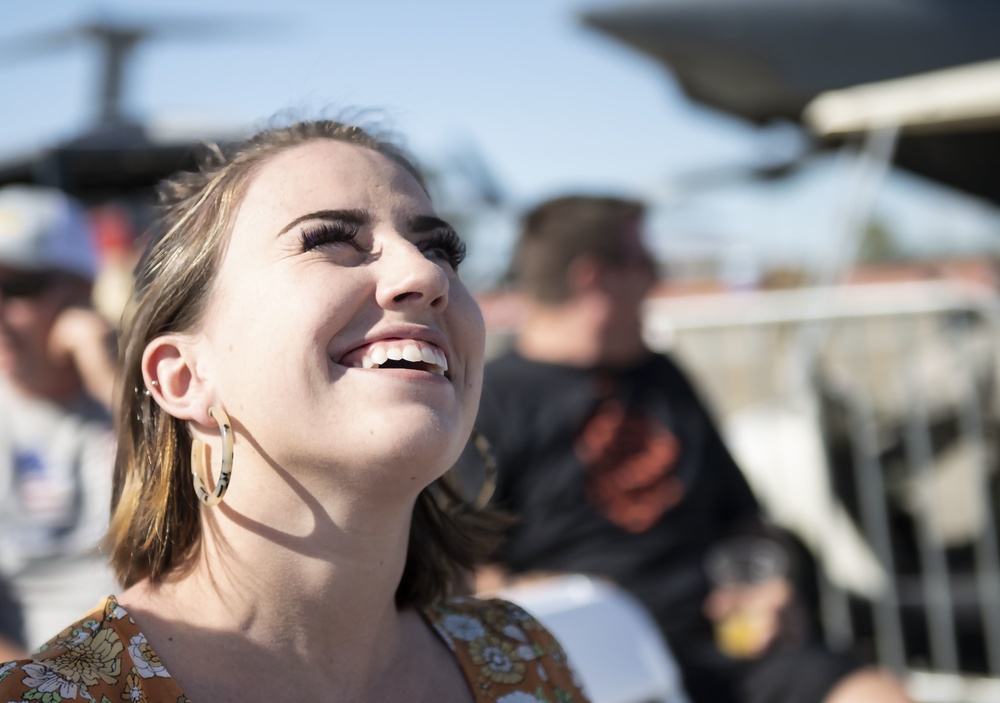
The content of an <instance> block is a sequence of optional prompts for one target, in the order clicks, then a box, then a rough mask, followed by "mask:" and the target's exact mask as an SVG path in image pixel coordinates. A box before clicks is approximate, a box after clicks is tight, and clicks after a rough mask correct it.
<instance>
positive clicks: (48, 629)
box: [0, 186, 116, 660]
mask: <svg viewBox="0 0 1000 703" xmlns="http://www.w3.org/2000/svg"><path fill="white" fill-rule="evenodd" d="M96 270H97V261H96V254H95V251H94V248H93V243H92V238H91V232H90V228H89V225H88V222H87V220H86V217H85V214H84V212H83V210H82V208H81V207H80V206H79V205H78V204H77V203H75V202H73V201H72V200H71V199H70V198H68V197H67V196H65V195H64V194H63V193H61V192H59V191H57V190H53V189H48V188H40V187H33V186H7V187H5V188H2V189H0V660H6V659H10V658H13V656H14V655H16V654H19V653H22V652H23V651H25V650H26V649H27V648H29V647H34V646H36V645H38V644H40V643H41V642H44V641H45V640H46V639H47V638H49V637H51V636H52V635H54V634H56V632H57V631H58V628H60V627H61V626H62V625H61V624H62V623H65V622H68V621H70V620H72V619H73V618H75V617H78V616H79V615H80V613H82V612H85V611H86V609H87V608H90V607H92V606H93V604H94V603H95V602H97V600H98V599H99V598H100V597H101V596H102V595H107V593H109V592H112V590H113V589H116V584H115V582H114V579H113V577H112V575H111V572H110V570H109V569H108V568H107V566H106V565H105V564H104V559H103V558H102V557H101V556H100V555H99V554H98V553H97V544H98V542H99V541H100V539H101V537H102V536H103V534H104V530H105V529H106V527H107V520H108V508H109V502H110V495H111V472H112V464H113V436H112V433H111V426H110V417H109V411H110V407H111V398H112V392H113V386H114V373H115V368H114V358H115V357H114V353H115V352H114V345H115V342H114V332H113V329H112V328H111V326H110V325H109V324H108V323H107V322H106V321H105V319H104V318H102V317H101V316H100V315H99V314H97V313H96V312H95V311H94V310H93V308H92V307H91V304H90V293H91V285H92V282H93V280H94V276H95V274H96Z"/></svg>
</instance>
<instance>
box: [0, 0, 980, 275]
mask: <svg viewBox="0 0 1000 703" xmlns="http://www.w3.org/2000/svg"><path fill="white" fill-rule="evenodd" d="M610 2H611V0H605V1H604V2H599V3H595V2H589V3H581V2H579V1H577V0H505V1H504V2H486V0H422V1H421V2H413V1H412V0H364V1H363V2H362V1H359V0H355V1H354V2H342V1H340V0H330V1H327V2H320V1H318V0H317V1H307V0H283V1H282V2H280V3H279V2H274V1H271V2H264V1H263V0H238V1H227V0H216V1H215V2H212V3H207V2H205V1H204V0H201V1H200V2H198V1H195V0H174V1H173V2H171V3H170V6H169V10H167V9H166V8H165V7H164V6H163V5H161V4H157V5H154V4H152V3H149V2H140V0H105V1H104V2H103V3H101V4H100V5H96V4H92V3H89V2H79V1H76V0H47V1H46V2H44V3H40V2H35V1H34V0H4V6H3V18H4V21H3V23H2V25H0V47H2V43H3V41H4V40H5V39H8V38H12V37H19V36H24V35H27V34H31V33H34V32H41V31H45V30H50V29H62V28H66V27H68V26H69V25H71V24H73V23H75V22H78V21H85V20H91V19H93V18H95V17H97V16H100V15H101V14H104V15H109V16H112V17H119V18H122V19H130V18H131V19H137V20H145V19H155V18H156V17H182V18H190V19H194V20H197V19H198V18H208V19H225V18H233V20H234V22H235V24H234V25H233V27H234V30H233V32H232V33H231V34H219V35H217V36H206V37H204V38H200V39H166V40H163V41H158V42H153V43H151V44H149V45H147V46H145V47H143V48H142V49H140V52H139V53H138V54H137V57H136V61H135V62H134V64H133V66H132V71H131V74H130V76H129V83H128V86H127V87H128V96H129V99H128V106H129V109H130V110H131V111H132V113H133V114H135V115H136V116H137V117H140V118H143V119H146V120H151V121H153V122H161V123H162V122H166V123H171V124H175V125H176V124H183V125H189V126H191V127H192V128H198V129H217V128H230V127H245V126H247V125H252V124H260V123H261V122H262V121H264V120H266V119H267V118H268V117H270V116H272V115H274V114H275V113H279V112H281V111H287V110H291V111H293V112H295V113H296V114H301V115H304V116H308V115H314V114H317V113H320V112H324V111H326V112H330V111H333V112H336V110H337V109H338V108H350V107H365V108H374V109H376V110H379V111H380V112H381V113H382V114H384V115H385V117H386V120H387V122H388V123H389V124H390V125H392V126H393V127H394V128H396V129H397V130H398V131H399V132H400V133H401V134H402V135H404V137H405V139H406V143H407V145H408V146H409V148H410V149H411V150H412V151H413V152H415V153H416V154H417V156H418V158H419V159H420V160H421V161H423V162H424V163H427V164H430V165H434V164H436V163H442V162H446V161H447V159H448V155H449V154H451V153H453V152H455V151H457V150H461V149H463V148H468V147H469V145H471V146H472V147H473V148H474V149H475V150H476V151H477V152H478V153H479V154H480V155H481V157H482V159H483V161H484V162H485V163H486V164H487V165H488V167H489V169H490V171H491V172H492V173H493V174H494V176H495V177H496V179H497V180H498V181H499V182H500V183H501V185H502V186H503V188H504V190H505V192H506V193H507V194H508V196H509V203H510V208H511V211H516V210H517V209H519V208H521V207H523V206H524V205H525V204H530V203H533V202H536V201H538V200H540V199H541V198H543V197H545V196H548V195H551V194H554V193H559V192H564V191H568V190H572V189H579V188H582V189H587V190H609V191H614V192H620V193H625V194H631V195H640V196H646V197H650V198H655V199H657V200H658V201H660V202H661V203H662V207H661V208H660V213H659V214H658V216H657V218H656V219H655V220H654V224H655V229H656V231H655V232H654V235H655V236H656V237H658V238H659V241H658V242H657V244H658V245H659V246H660V248H661V249H663V250H664V251H666V250H669V249H671V247H674V245H675V244H676V243H677V241H682V240H684V239H685V238H688V239H690V238H692V237H695V238H700V241H702V242H704V243H706V246H708V247H712V246H718V247H721V248H723V249H727V250H739V249H740V248H741V247H742V249H744V250H745V249H748V248H749V249H750V250H752V251H754V252H758V253H759V254H754V255H755V256H758V255H759V256H760V257H764V258H767V257H773V256H777V257H779V258H780V257H781V256H790V257H792V258H795V257H801V256H808V255H809V253H810V252H814V251H817V250H821V249H822V246H821V244H822V241H823V238H824V237H825V236H826V235H825V234H824V228H825V227H827V225H828V221H829V217H828V215H829V210H830V208H831V207H832V205H831V203H832V202H833V200H835V193H836V190H837V188H838V186H837V183H836V178H837V176H836V175H835V173H834V170H833V169H831V168H830V167H829V166H820V167H818V168H817V169H815V173H814V174H812V175H808V176H806V177H804V178H801V179H797V180H796V181H794V182H791V183H788V184H784V185H781V186H778V187H772V186H767V187H762V186H747V185H733V186H730V187H727V188H723V189H719V190H716V191H710V192H699V193H697V194H687V195H686V196H684V197H683V198H679V197H677V193H676V189H675V188H673V187H672V185H671V183H672V182H673V180H674V179H675V178H677V177H680V176H683V175H684V174H687V173H690V172H695V171H711V170H713V169H716V168H725V167H728V166H732V165H741V164H745V163H748V162H750V161H753V160H755V159H757V158H759V157H760V156H761V155H762V154H764V153H765V152H767V150H768V149H773V148H782V147H783V146H784V147H787V145H788V143H792V142H794V141H795V140H794V139H792V140H790V141H789V140H788V139H784V138H783V135H782V133H781V132H780V131H779V132H778V133H772V134H768V135H763V136H762V135H760V134H759V133H757V132H756V130H754V129H752V128H750V127H748V126H745V125H742V124H741V123H739V122H737V121H736V120H734V119H731V118H727V117H724V116H722V115H719V114H717V113H713V112H710V111H708V110H705V109H702V108H700V107H698V106H695V105H693V104H691V103H690V101H688V100H687V99H685V97H684V96H683V95H682V94H681V93H680V91H679V90H678V88H677V86H676V84H675V83H674V82H673V80H672V79H671V77H670V75H669V73H668V72H667V71H665V70H664V69H663V68H662V67H660V66H659V65H658V64H656V63H654V62H652V61H651V60H648V59H646V58H645V57H643V56H640V55H638V54H635V53H633V52H631V51H630V50H628V49H626V48H624V47H622V46H620V45H618V44H617V43H615V42H613V41H612V40H610V39H607V38H605V37H603V36H601V35H598V34H596V33H595V32H593V31H591V30H589V29H587V28H586V27H584V26H583V25H582V23H581V22H580V21H579V19H578V15H579V12H580V10H581V9H583V8H585V7H587V6H593V5H595V4H596V5H599V6H606V5H608V4H610ZM240 21H242V22H245V23H247V26H246V31H243V32H240V31H239V27H240V25H239V22H240ZM96 67H97V55H96V52H95V51H94V50H93V48H91V47H88V46H86V45H83V44H78V45H74V46H68V47H66V48H64V49H62V50H60V51H59V52H57V53H52V54H48V55H44V56H43V55H39V56H36V57H33V58H31V59H30V60H26V59H21V60H12V59H10V58H7V59H5V60H3V61H0V95H3V96H4V100H3V104H4V110H3V117H2V122H0V124H2V125H3V129H0V155H7V154H10V153H16V152H22V151H25V150H28V149H30V148H32V147H39V146H43V145H45V144H48V143H50V142H51V141H53V140H56V139H59V138H63V137H66V136H70V135H72V134H74V133H76V132H77V131H79V130H80V129H82V128H83V127H84V126H85V125H86V124H87V122H88V120H89V119H90V118H91V116H92V111H93V105H94V102H93V98H92V96H93V93H94V90H95V81H96V78H97V72H96ZM784 136H787V135H784ZM899 189H900V188H896V190H899ZM890 190H892V189H890ZM926 190H927V189H926V188H924V189H923V190H922V189H921V187H920V186H919V184H918V185H913V184H912V183H911V184H909V185H907V182H906V181H905V179H904V182H903V184H902V186H901V192H902V193H903V195H902V196H898V197H896V198H895V199H896V200H897V201H898V200H899V199H900V198H902V202H903V205H902V206H899V205H897V206H891V207H889V208H888V209H889V211H891V212H895V211H899V213H900V214H893V215H891V217H892V218H894V219H895V220H896V221H898V222H900V223H902V224H901V225H900V228H901V229H903V230H906V231H907V232H908V235H907V236H910V237H911V238H914V237H915V238H916V239H920V238H926V237H929V236H931V235H930V233H929V232H928V233H925V232H924V230H927V228H928V227H929V226H930V225H929V224H928V218H927V217H926V216H923V215H922V214H921V212H920V209H921V207H925V206H926V205H927V202H928V200H930V201H932V202H936V201H935V198H937V197H938V196H936V195H934V193H931V195H928V194H927V192H925V191H926ZM928 192H929V191H928ZM934 192H936V191H934ZM907 193H910V194H911V195H910V196H907V195H906V194H907ZM914 193H916V197H912V195H913V194H914ZM890 200H892V198H890ZM909 201H912V203H914V204H913V205H911V204H908V203H909ZM945 201H946V202H948V203H955V202H958V205H955V208H957V210H955V212H960V213H961V214H960V215H959V216H956V215H955V214H954V212H952V216H951V217H950V218H949V222H951V223H952V224H951V225H949V226H953V227H954V226H958V227H959V229H961V230H962V231H965V230H968V231H969V232H972V234H971V235H969V236H973V237H977V236H981V235H982V232H984V231H986V230H989V229H990V228H991V227H994V226H995V222H994V220H993V219H991V218H993V215H992V213H988V212H983V211H982V209H981V208H977V207H974V206H972V207H971V209H969V208H970V206H968V204H967V203H965V202H964V201H955V200H953V199H949V198H947V197H946V198H945ZM942 202H944V201H942ZM946 209H947V208H946ZM953 209H954V208H953ZM933 211H934V212H940V211H941V208H940V207H935V208H934V209H933ZM940 219H941V218H937V219H936V220H935V218H931V224H933V223H934V222H937V223H938V224H939V225H943V223H941V222H940ZM960 221H961V222H965V224H963V225H955V224H954V223H956V222H960ZM935 226H936V225H935ZM914 228H916V229H915V230H914ZM963 228H964V229H963ZM487 230H488V231H492V232H495V234H487V235H481V236H480V240H481V241H480V243H479V246H478V247H477V246H475V245H476V242H473V245H474V246H473V247H472V253H473V258H474V259H475V258H477V257H478V259H479V261H480V264H479V265H480V266H481V267H483V268H484V269H486V268H489V267H490V262H492V261H495V260H496V259H498V258H500V257H502V256H503V253H504V251H505V246H506V244H505V243H506V242H507V241H508V240H509V236H510V232H509V230H510V226H509V223H507V222H500V223H499V224H496V226H495V227H494V228H493V230H489V228H487ZM993 231H996V230H993ZM673 240H677V241H673ZM483 242H485V243H483ZM674 248H676V247H674Z"/></svg>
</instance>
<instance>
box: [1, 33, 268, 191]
mask: <svg viewBox="0 0 1000 703" xmlns="http://www.w3.org/2000/svg"><path fill="white" fill-rule="evenodd" d="M262 27H263V23H261V22H249V21H247V20H245V19H240V20H235V19H231V18H205V17H199V18H190V19H187V18H180V17H160V18H146V19H145V20H144V21H142V22H127V21H118V20H115V19H112V18H100V19H97V20H95V21H93V22H87V23H82V24H79V25H77V26H74V27H70V28H67V29H61V30H54V31H50V32H43V33H40V34H36V35H32V36H25V37H19V38H15V39H10V40H6V41H5V42H2V43H0V69H2V68H3V65H4V64H5V63H12V62H14V61H22V60H24V59H27V58H31V57H33V56H37V55H40V54H45V53H50V52H53V51H60V50H64V49H67V48H70V47H72V46H73V45H75V44H79V43H89V44H92V45H96V46H97V48H98V49H99V50H100V51H101V54H102V69H101V73H100V80H99V81H98V86H97V88H98V89H97V92H96V95H95V100H94V103H95V106H96V110H95V114H94V119H93V122H92V124H91V125H90V126H89V127H88V128H87V129H85V130H84V131H83V132H82V133H81V134H79V135H78V136H76V137H73V138H71V139H69V140H67V141H64V142H62V143H59V144H55V145H54V146H51V147H48V148H45V149H42V150H40V151H37V152H34V153H28V154H19V155H15V156H12V157H0V185H3V184H6V183H14V182H20V183H38V184H42V185H50V186H54V187H58V188H62V189H63V190H65V191H67V192H69V193H71V194H72V195H74V196H76V197H77V198H79V199H80V200H82V201H83V202H84V203H86V204H88V205H97V204H100V203H102V202H106V201H108V200H112V199H114V200H116V201H122V200H125V201H128V202H137V203H145V202H148V201H151V199H152V197H153V186H155V184H156V183H157V182H159V181H160V180H161V179H162V178H163V177H164V176H166V175H168V174H170V173H172V172H174V171H176V170H178V169H181V168H184V169H190V168H193V167H194V166H195V156H194V149H193V148H194V146H195V145H196V144H197V143H198V141H199V138H206V137H209V136H212V137H217V136H219V135H197V137H198V138H196V137H195V135H188V136H183V137H177V136H173V137H163V136H162V135H160V134H158V133H157V132H156V130H153V129H152V128H150V127H149V126H148V125H145V124H143V123H142V122H140V121H139V120H137V119H135V118H133V117H132V116H130V115H129V114H128V111H127V109H126V105H125V103H126V101H125V89H126V86H127V73H128V70H129V65H130V59H131V58H132V57H133V56H134V55H135V52H136V51H137V49H138V48H139V47H140V46H141V45H142V44H144V43H146V42H149V41H152V40H154V39H189V40H191V39H193V40H197V39H201V38H203V37H207V36H213V37H214V36H217V35H220V34H224V33H233V32H239V33H241V34H244V33H246V32H247V30H251V31H252V30H255V29H259V28H262ZM267 28H268V31H272V30H273V29H274V25H273V22H268V23H267Z"/></svg>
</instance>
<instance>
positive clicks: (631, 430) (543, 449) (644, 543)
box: [476, 353, 758, 640]
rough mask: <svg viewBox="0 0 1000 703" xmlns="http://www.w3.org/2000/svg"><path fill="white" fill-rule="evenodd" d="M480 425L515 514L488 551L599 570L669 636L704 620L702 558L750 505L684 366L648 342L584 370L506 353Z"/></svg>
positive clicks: (500, 491) (510, 559) (490, 384)
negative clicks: (644, 353) (615, 363)
mask: <svg viewBox="0 0 1000 703" xmlns="http://www.w3.org/2000/svg"><path fill="white" fill-rule="evenodd" d="M476 426H477V429H479V431H480V432H481V433H482V434H483V435H485V436H486V438H487V439H488V440H489V441H490V442H491V444H492V445H493V448H494V451H495V453H496V455H497V459H498V462H499V468H500V475H499V482H498V486H497V492H496V498H495V499H494V502H495V504H496V505H498V506H499V507H502V508H506V509H508V510H510V511H511V512H513V513H515V514H516V515H518V516H519V518H520V519H519V522H518V524H517V525H516V526H515V527H514V528H513V529H512V530H511V532H510V534H509V539H508V541H507V542H506V543H505V545H504V546H503V547H502V548H501V551H500V553H499V554H498V555H497V561H499V562H500V563H503V564H505V565H507V566H508V567H509V568H510V569H511V570H512V571H515V572H523V571H531V570H556V571H577V572H585V573H593V574H601V575H606V576H609V577H611V578H612V579H614V580H615V581H616V582H618V583H619V584H621V585H622V586H624V587H625V588H627V589H628V590H629V591H631V592H632V593H633V594H634V595H636V596H637V597H638V598H639V599H640V600H641V601H643V602H644V603H645V604H646V606H647V607H648V608H649V609H650V610H651V611H652V613H653V615H654V617H656V619H657V620H658V621H659V623H660V626H661V627H662V629H663V630H664V632H665V633H666V634H667V636H668V638H669V639H671V640H675V639H677V640H683V639H686V638H687V637H690V636H691V635H692V633H694V632H696V631H697V632H701V633H704V632H705V631H706V628H707V623H706V622H705V620H704V618H703V616H702V615H701V608H702V601H703V600H704V598H705V596H706V595H707V593H708V584H707V579H706V576H705V572H704V568H703V560H704V556H705V552H706V550H707V549H708V548H709V546H710V545H711V544H712V543H714V542H716V541H717V540H719V539H720V538H722V537H723V536H725V534H726V533H727V532H729V531H731V530H732V529H733V528H734V527H735V526H736V525H737V524H739V523H741V522H744V521H746V520H749V519H755V518H756V516H757V513H758V506H757V503H756V501H755V500H754V497H753V494H752V493H751V491H750V489H749V487H748V486H747V483H746V481H745V480H744V478H743V476H742V474H741V473H740V471H739V469H738V467H737V466H736V464H735V463H734V462H733V460H732V458H731V457H730V455H729V452H728V451H727V450H726V448H725V446H724V445H723V443H722V440H721V439H720V437H719V433H718V431H717V430H716V428H715V426H714V424H713V423H712V421H711V419H710V418H709V416H708V413H707V412H706V410H705V407H704V405H703V404H702V403H701V402H700V401H699V399H698V397H697V395H696V394H695V392H694V390H693V389H692V387H691V384H690V383H689V382H688V381H687V379H686V378H685V376H684V374H683V373H682V372H681V371H680V369H679V368H678V367H677V366H676V365H675V364H674V363H673V362H672V361H671V360H670V359H668V358H667V357H665V356H662V355H659V354H652V353H651V354H649V356H648V357H647V358H645V359H644V360H643V361H642V362H640V363H639V364H637V365H636V366H634V367H631V368H627V369H600V368H594V369H580V368H572V367H565V366H559V365H553V364H545V363H538V362H534V361H529V360H527V359H525V358H523V357H521V356H519V355H518V354H516V353H508V354H506V355H504V356H502V357H500V358H498V359H496V360H494V361H493V362H491V363H490V364H488V365H487V369H486V379H485V386H484V389H483V399H482V403H481V406H480V413H479V419H478V420H477V423H476Z"/></svg>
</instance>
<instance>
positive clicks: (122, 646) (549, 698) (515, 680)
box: [0, 598, 587, 703]
mask: <svg viewBox="0 0 1000 703" xmlns="http://www.w3.org/2000/svg"><path fill="white" fill-rule="evenodd" d="M423 615H424V617H425V620H426V622H427V624H428V625H430V626H431V628H432V630H433V632H434V633H435V635H436V636H438V637H440V638H441V641H442V642H443V643H444V644H445V645H446V646H447V647H448V648H449V650H450V651H451V652H452V654H453V656H454V657H455V660H456V663H457V664H458V665H459V668H460V670H461V672H462V674H463V676H464V677H465V680H466V682H467V683H468V685H469V689H470V691H471V692H472V693H473V696H474V698H475V701H476V703H587V699H586V696H585V695H584V693H583V691H582V690H581V688H580V687H579V686H578V685H577V684H576V683H575V682H574V680H573V673H572V671H571V669H570V668H569V666H568V662H567V661H566V655H565V653H564V652H563V650H562V648H561V647H560V646H559V643H558V642H557V641H556V640H555V639H554V638H553V637H552V635H551V634H550V633H549V632H548V631H547V630H546V629H545V628H544V627H543V626H542V625H541V624H540V623H538V621H537V620H535V619H534V618H532V617H531V616H530V615H528V614H527V613H525V612H524V611H523V610H521V609H520V608H518V607H517V606H514V605H512V604H510V603H507V602H505V601H501V600H490V601H483V600H478V599H474V598H463V599H462V600H460V601H457V600H450V601H446V602H443V603H440V604H437V605H434V606H431V607H428V608H426V609H425V610H424V611H423ZM529 662H530V663H529ZM15 699H16V701H17V702H18V703H24V702H25V701H32V702H36V703H45V702H48V703H58V701H64V702H65V703H70V702H71V701H75V702H83V701H93V702H96V701H102V702H103V703H189V702H188V699H187V697H186V696H185V695H184V694H183V692H182V691H181V690H180V688H179V687H178V686H177V684H176V682H174V681H173V679H171V678H170V675H169V674H168V673H167V671H166V668H165V667H164V666H163V664H162V663H161V662H160V659H159V656H158V655H157V653H156V651H155V650H154V649H153V647H152V645H151V644H150V643H149V641H148V640H147V639H146V637H145V636H144V635H143V633H142V631H141V630H140V629H139V626H138V625H137V624H136V623H135V622H134V621H133V619H132V618H131V617H129V614H128V613H127V612H126V611H125V610H124V609H123V608H122V607H121V606H119V605H118V603H117V601H116V600H115V599H114V598H109V599H108V600H107V602H106V604H105V606H104V608H103V612H102V611H97V612H95V613H92V614H91V615H90V616H89V617H88V618H87V619H84V620H81V621H79V622H77V623H75V624H74V625H71V626H70V627H68V628H66V629H65V630H64V631H63V632H62V633H60V635H59V636H57V637H56V638H55V639H53V640H52V641H50V642H49V643H48V644H47V645H45V646H44V647H43V649H42V650H41V652H40V653H39V654H36V655H35V658H34V659H33V660H28V659H24V660H19V661H15V662H11V663H9V664H0V703H2V702H3V701H8V700H10V701H11V703H13V701H14V700H15Z"/></svg>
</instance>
